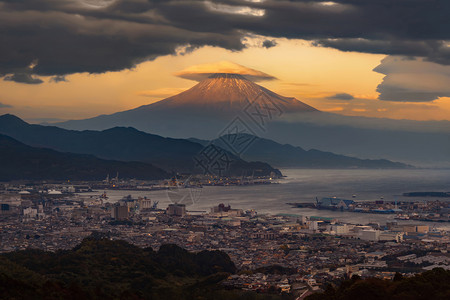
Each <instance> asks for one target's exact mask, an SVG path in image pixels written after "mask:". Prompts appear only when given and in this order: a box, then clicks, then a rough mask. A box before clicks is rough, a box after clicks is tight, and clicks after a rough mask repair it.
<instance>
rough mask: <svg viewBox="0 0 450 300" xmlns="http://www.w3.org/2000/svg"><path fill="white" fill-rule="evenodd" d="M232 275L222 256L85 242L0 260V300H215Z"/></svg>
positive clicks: (231, 266)
mask: <svg viewBox="0 0 450 300" xmlns="http://www.w3.org/2000/svg"><path fill="white" fill-rule="evenodd" d="M235 270H236V268H235V266H234V264H233V262H232V261H231V260H230V258H229V257H228V255H227V254H226V253H224V252H221V251H202V252H199V253H190V252H188V251H186V250H185V249H182V248H180V247H178V246H176V245H163V246H162V247H161V248H160V250H159V251H158V252H155V251H154V250H153V249H151V248H145V249H142V248H139V247H136V246H133V245H131V244H129V243H127V242H124V241H111V240H108V239H102V238H99V237H90V238H87V239H85V240H83V241H82V243H81V244H80V245H78V246H77V247H75V248H74V249H72V250H69V251H58V252H56V253H51V252H45V251H40V250H32V249H30V250H25V251H17V252H11V253H6V254H3V255H1V256H0V295H1V297H0V298H1V299H214V297H213V295H214V294H215V293H216V291H220V289H221V288H220V286H219V285H218V283H219V282H220V281H222V280H223V279H225V278H227V277H228V275H229V274H230V273H234V272H235ZM229 299H233V298H229ZM251 299H253V298H251ZM254 299H259V298H254Z"/></svg>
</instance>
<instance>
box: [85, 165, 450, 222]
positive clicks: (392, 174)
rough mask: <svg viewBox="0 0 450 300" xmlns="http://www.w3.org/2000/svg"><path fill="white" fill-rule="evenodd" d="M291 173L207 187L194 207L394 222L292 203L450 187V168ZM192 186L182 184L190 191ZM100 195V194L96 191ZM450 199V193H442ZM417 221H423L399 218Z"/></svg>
mask: <svg viewBox="0 0 450 300" xmlns="http://www.w3.org/2000/svg"><path fill="white" fill-rule="evenodd" d="M282 172H283V174H284V175H285V176H286V178H284V179H282V180H279V184H271V185H251V186H206V187H204V188H203V189H195V191H193V194H195V195H194V204H192V205H189V203H188V202H189V200H187V201H186V203H187V205H189V206H188V208H187V209H188V210H190V211H208V212H209V209H210V207H212V206H214V205H218V204H219V203H224V204H230V205H231V206H232V207H233V208H242V209H244V210H246V209H255V210H256V211H258V213H269V214H279V213H291V214H298V215H306V216H330V217H335V218H338V219H339V220H342V221H346V222H352V223H363V224H365V223H369V222H378V223H381V224H384V223H385V222H386V221H393V220H394V216H395V215H392V214H391V215H381V214H363V213H349V212H337V211H327V210H315V209H304V208H292V207H291V206H289V205H287V204H286V203H288V202H313V201H315V198H316V197H318V198H319V199H320V198H322V197H331V196H336V197H342V198H347V199H352V195H356V197H355V198H354V199H355V200H357V201H358V200H377V199H380V198H381V197H383V198H384V200H386V201H390V200H394V199H395V195H401V194H403V193H406V192H419V191H440V192H448V191H450V170H432V169H426V170H309V169H285V170H282ZM185 192H186V189H180V193H185ZM93 194H98V193H93ZM107 194H108V196H109V201H110V202H115V201H117V200H119V199H120V198H122V197H123V196H126V195H128V194H130V195H132V196H134V197H138V196H147V197H148V198H151V199H152V200H156V201H159V208H165V207H167V205H168V204H169V203H171V201H170V199H169V197H168V195H167V191H152V192H143V191H107ZM397 199H398V200H399V201H400V200H407V201H418V200H424V199H426V200H435V199H438V198H432V197H429V198H415V197H402V196H398V197H397ZM439 200H441V201H450V199H448V198H439ZM399 222H414V223H421V222H417V221H399ZM426 224H429V225H430V227H432V226H434V225H436V227H437V228H450V223H431V222H427V223H426Z"/></svg>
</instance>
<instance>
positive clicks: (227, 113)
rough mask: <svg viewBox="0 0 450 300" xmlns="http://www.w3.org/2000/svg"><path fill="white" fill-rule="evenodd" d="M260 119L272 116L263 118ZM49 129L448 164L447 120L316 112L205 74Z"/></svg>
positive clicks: (228, 76) (235, 78) (235, 79)
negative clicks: (249, 141)
mask: <svg viewBox="0 0 450 300" xmlns="http://www.w3.org/2000/svg"><path fill="white" fill-rule="evenodd" d="M249 78H250V77H249ZM255 103H256V104H257V105H256V106H255ZM262 110H264V113H261V111H262ZM263 115H264V116H265V117H268V116H270V118H266V119H265V120H263V118H262V117H261V116H263ZM260 121H262V123H263V124H262V126H261V124H258V122H260ZM51 125H56V126H58V127H62V128H66V129H75V130H86V129H90V130H105V129H108V128H112V127H116V126H129V127H134V128H136V129H138V130H141V131H144V132H148V133H153V134H158V135H161V136H167V137H173V138H197V139H204V140H214V139H216V138H218V137H220V136H223V135H230V134H231V135H233V134H235V133H238V132H241V131H242V132H243V133H246V134H250V135H253V136H258V137H264V138H267V139H271V140H273V141H276V142H278V143H281V144H291V145H293V146H297V147H302V148H304V149H313V148H314V149H318V150H322V151H332V152H334V153H337V154H342V155H349V156H354V157H359V158H364V159H390V160H396V161H401V162H404V163H408V164H413V165H416V166H423V167H450V138H449V136H450V122H448V121H412V120H392V119H379V118H366V117H349V116H343V115H338V114H332V113H327V112H321V111H319V110H317V109H315V108H314V107H312V106H309V105H308V104H306V103H303V102H301V101H299V100H297V99H295V98H290V97H284V96H281V95H279V94H277V93H275V92H273V91H270V90H269V89H267V88H264V87H263V86H260V85H258V84H256V83H254V82H253V81H251V80H249V79H248V78H247V77H245V76H243V75H239V74H234V73H216V74H210V75H209V77H207V78H205V79H203V80H201V81H200V82H199V83H197V84H196V85H195V86H193V87H192V88H190V89H188V90H186V91H184V92H181V93H179V94H177V95H174V96H172V97H169V98H166V99H163V100H161V101H158V102H155V103H152V104H148V105H143V106H140V107H137V108H134V109H131V110H127V111H122V112H117V113H114V114H111V115H100V116H97V117H94V118H90V119H84V120H71V121H66V122H62V123H54V124H51Z"/></svg>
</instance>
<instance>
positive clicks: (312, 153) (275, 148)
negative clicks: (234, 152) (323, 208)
mask: <svg viewBox="0 0 450 300" xmlns="http://www.w3.org/2000/svg"><path fill="white" fill-rule="evenodd" d="M253 139H254V142H252V143H251V144H250V145H249V147H248V148H247V149H246V150H245V151H244V152H243V153H242V158H243V159H246V160H262V161H266V162H268V163H269V164H271V165H273V166H275V167H277V168H283V167H284V168H286V167H287V168H292V167H298V168H330V169H331V168H367V169H373V168H376V169H382V168H384V169H391V168H407V167H410V166H408V165H405V164H402V163H397V162H392V161H389V160H385V159H378V160H371V159H358V158H355V157H348V156H344V155H338V154H334V153H331V152H323V151H319V150H316V149H311V150H304V149H302V148H301V147H294V146H292V145H289V144H284V145H282V144H279V143H277V142H274V141H272V140H268V139H264V138H256V137H252V136H250V135H246V134H240V135H225V136H222V137H220V138H218V139H215V140H213V141H212V143H214V144H215V145H217V146H219V147H222V148H224V149H227V147H228V146H227V141H238V140H253ZM191 140H192V141H196V142H199V143H202V144H207V143H210V141H205V140H198V139H191Z"/></svg>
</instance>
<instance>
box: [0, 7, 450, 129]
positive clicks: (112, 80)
mask: <svg viewBox="0 0 450 300" xmlns="http://www.w3.org/2000/svg"><path fill="white" fill-rule="evenodd" d="M382 2H386V1H384V0H367V1H351V0H342V1H336V2H320V1H270V0H267V1H245V0H241V1H239V0H236V1H231V0H230V1H164V2H163V3H162V2H161V1H145V0H129V1H121V0H117V1H114V0H98V1H95V0H84V1H75V0H59V1H56V0H35V1H31V0H30V1H28V0H23V1H5V0H0V26H1V27H0V28H2V29H3V30H2V31H0V43H1V44H2V46H1V47H0V76H1V77H2V79H0V114H3V113H13V114H16V115H18V116H20V117H23V118H25V119H26V120H29V121H33V122H42V121H50V122H51V121H56V120H65V119H81V118H87V117H93V116H96V115H99V114H108V113H113V112H116V111H121V110H126V109H130V108H134V107H137V106H140V105H144V104H149V103H152V102H155V101H158V100H161V99H164V98H166V97H168V96H171V95H174V94H176V93H179V92H181V91H183V90H185V89H187V88H190V87H192V86H193V85H194V84H196V82H195V81H193V80H189V79H185V78H181V77H180V76H177V75H176V74H177V73H179V72H180V71H182V70H184V69H186V68H193V66H194V68H195V66H197V65H203V64H212V66H217V63H218V62H232V63H236V64H239V65H242V66H244V67H247V68H251V69H254V70H256V71H260V72H263V73H266V74H268V75H270V76H273V77H274V78H275V79H273V80H261V81H259V82H258V84H260V85H263V86H265V87H267V88H269V89H271V90H273V91H274V92H277V93H279V94H281V95H283V96H289V97H296V98H297V99H299V100H301V101H303V102H305V103H307V104H309V105H312V106H314V107H316V108H318V109H319V110H322V111H328V112H334V113H337V114H344V115H355V116H369V117H380V118H395V119H414V120H450V49H449V44H448V40H450V37H449V36H447V35H450V30H448V29H447V30H446V28H448V27H449V21H448V17H447V16H443V15H442V14H441V13H440V10H439V7H441V8H442V6H446V7H447V6H448V5H449V4H448V3H446V1H439V0H436V1H431V2H433V3H434V4H433V5H430V4H429V3H430V1H426V0H423V1H420V0H402V1H395V3H396V4H395V5H392V7H391V8H390V9H389V11H387V8H386V6H382V5H379V3H382ZM412 2H414V3H415V5H413V6H411V3H412ZM361 3H362V4H361ZM377 12H378V14H377ZM381 12H382V13H381ZM410 15H414V16H415V17H414V20H410V19H409V18H407V16H410ZM366 19H367V20H366ZM411 19H412V18H411ZM409 21H411V23H410V24H408V22H409ZM437 24H439V26H437ZM203 68H206V67H205V66H203ZM218 71H220V68H219V69H218Z"/></svg>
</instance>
